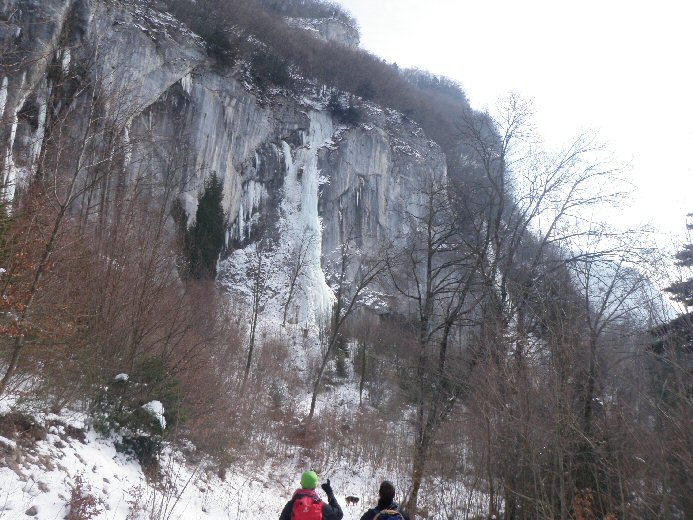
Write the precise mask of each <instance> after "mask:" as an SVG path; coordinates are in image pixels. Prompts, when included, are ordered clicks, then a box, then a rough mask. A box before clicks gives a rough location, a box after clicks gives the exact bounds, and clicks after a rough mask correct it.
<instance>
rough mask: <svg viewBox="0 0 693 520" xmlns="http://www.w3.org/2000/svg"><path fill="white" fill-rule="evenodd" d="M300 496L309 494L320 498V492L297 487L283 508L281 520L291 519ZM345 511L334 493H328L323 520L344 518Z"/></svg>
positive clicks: (323, 507)
mask: <svg viewBox="0 0 693 520" xmlns="http://www.w3.org/2000/svg"><path fill="white" fill-rule="evenodd" d="M300 496H309V497H314V498H317V499H320V497H319V496H318V494H317V493H316V492H315V490H314V489H297V490H296V491H295V492H294V496H293V497H291V500H289V501H288V502H287V503H286V505H285V506H284V509H282V514H281V515H280V516H279V520H291V512H292V510H293V508H294V501H295V500H296V498H298V497H300ZM343 516H344V513H343V512H342V508H341V507H339V504H338V503H337V499H336V498H335V497H334V493H330V494H329V495H327V502H323V503H322V520H342V517H343Z"/></svg>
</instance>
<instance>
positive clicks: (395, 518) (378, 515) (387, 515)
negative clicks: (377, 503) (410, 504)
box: [373, 508, 403, 520]
mask: <svg viewBox="0 0 693 520" xmlns="http://www.w3.org/2000/svg"><path fill="white" fill-rule="evenodd" d="M373 511H374V512H375V516H374V517H373V520H402V518H403V517H402V515H401V514H400V512H399V510H398V509H382V510H378V508H375V509H373Z"/></svg>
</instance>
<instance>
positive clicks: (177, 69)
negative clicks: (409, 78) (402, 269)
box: [0, 0, 445, 287]
mask: <svg viewBox="0 0 693 520" xmlns="http://www.w3.org/2000/svg"><path fill="white" fill-rule="evenodd" d="M147 5H148V4H147V3H146V2H140V1H124V0H123V1H118V0H99V1H97V0H0V13H1V14H0V16H1V19H2V20H3V21H2V22H1V23H2V25H0V31H1V33H0V35H1V41H2V46H3V49H5V50H6V51H5V52H4V53H3V54H4V57H3V67H2V69H0V88H1V90H0V121H1V123H2V124H1V125H0V167H1V168H2V175H3V182H4V184H5V186H6V188H7V193H8V196H9V197H11V196H12V194H13V191H14V188H15V187H21V185H22V184H23V183H25V182H26V180H27V179H28V178H29V176H31V175H32V174H34V173H35V171H36V168H37V163H38V161H39V158H40V157H41V153H42V148H43V146H44V143H43V141H44V137H45V133H46V131H47V128H50V125H51V124H53V123H54V122H55V120H56V118H57V115H56V113H55V112H56V110H57V109H56V107H58V106H61V107H64V105H65V103H71V104H72V106H73V107H74V110H73V112H74V113H75V114H79V113H80V111H81V112H84V111H85V110H87V109H88V105H89V102H90V101H89V99H88V98H87V99H85V96H84V94H79V92H78V93H77V94H75V88H76V87H74V85H73V84H74V83H75V82H74V81H72V80H70V79H66V78H73V77H79V78H80V82H82V83H84V82H89V83H90V84H91V85H97V87H98V89H97V90H98V92H99V95H100V96H101V98H102V99H101V104H100V106H101V107H104V108H103V110H104V117H105V118H108V119H110V120H111V122H112V123H113V128H114V129H115V134H116V136H117V139H119V140H120V143H121V144H122V146H123V147H124V148H125V149H126V150H127V153H126V154H125V156H126V157H125V159H124V161H123V164H122V168H124V170H125V171H126V172H127V175H129V176H130V177H134V176H136V175H143V174H146V175H148V176H151V177H152V178H155V179H160V180H163V179H164V178H170V177H171V176H173V177H174V180H175V182H176V183H177V186H178V188H177V189H178V191H179V199H180V200H181V201H182V202H183V205H184V208H185V209H186V212H187V214H188V215H189V216H190V218H194V215H195V209H196V205H197V197H198V194H199V192H200V189H201V188H202V187H203V186H204V182H205V179H206V178H208V177H209V176H210V175H211V174H212V172H216V174H217V175H219V176H220V177H221V178H222V179H223V182H224V211H225V213H226V216H227V222H228V231H227V246H228V251H227V253H229V252H232V251H233V250H235V249H238V248H242V247H245V246H246V245H247V244H250V243H252V242H253V241H255V240H256V239H257V238H259V236H260V235H261V234H263V233H265V234H268V236H272V237H273V239H274V240H275V241H276V240H278V239H279V240H280V239H281V238H280V237H281V235H282V233H285V232H286V230H285V229H282V228H281V226H282V225H287V224H286V222H287V215H289V214H291V215H294V217H295V218H294V217H291V218H294V220H296V223H295V224H296V225H301V226H304V227H305V226H307V227H306V228H305V229H309V230H311V232H315V233H318V234H319V235H320V237H319V247H318V249H317V254H318V255H319V259H321V260H322V261H323V262H324V261H325V257H326V256H329V255H330V254H332V252H333V251H335V250H336V249H337V247H338V246H339V244H340V243H341V242H342V241H343V240H345V239H346V238H349V235H351V236H355V237H358V240H359V242H360V243H361V245H362V246H363V248H364V249H366V250H367V249H374V248H375V247H376V246H377V245H378V244H380V243H381V242H382V241H383V239H384V238H390V237H395V236H396V235H397V232H398V230H399V228H400V226H401V215H402V212H403V211H404V209H405V208H407V207H410V206H411V205H412V204H414V203H415V200H416V197H417V193H418V191H419V190H420V188H421V186H422V182H424V179H425V178H427V177H429V176H430V175H435V176H444V175H445V160H444V155H443V153H442V152H441V150H440V149H439V147H438V146H437V145H436V144H434V143H432V142H431V141H429V140H428V139H426V138H425V136H424V135H423V133H422V131H421V130H420V129H419V128H418V127H416V126H415V125H413V124H412V123H410V122H407V121H406V119H403V118H402V117H401V116H400V115H398V114H396V113H393V112H389V111H386V110H381V109H379V108H378V107H376V106H372V105H370V106H367V107H366V110H365V113H364V118H363V120H362V122H361V124H359V125H358V126H351V127H349V126H345V125H340V124H339V123H338V122H337V121H334V120H333V118H332V116H331V115H330V113H329V112H327V111H326V110H325V109H324V107H325V105H326V101H327V99H326V97H327V94H326V93H325V92H322V91H321V89H319V88H317V89H316V91H315V92H305V93H301V94H300V95H298V94H289V93H285V92H281V91H278V90H277V91H271V90H267V89H265V90H261V89H259V88H258V87H257V86H256V85H254V84H253V83H252V81H251V80H250V79H249V78H248V77H246V76H244V74H243V73H242V70H241V68H239V67H236V68H234V69H231V68H227V67H225V66H223V65H220V64H219V63H216V62H214V61H213V60H211V59H210V58H209V57H208V56H207V54H206V51H205V47H204V43H203V42H202V41H201V40H200V39H199V38H198V37H197V36H196V35H194V34H192V33H191V32H190V31H188V30H187V29H186V28H185V27H183V26H181V25H180V24H179V23H178V22H177V21H176V20H175V19H174V18H173V17H171V16H170V15H167V14H162V13H161V12H158V11H155V10H153V9H151V8H149V7H147ZM7 50H11V52H7ZM70 89H72V90H70ZM70 93H71V94H74V95H76V96H82V97H81V98H80V97H78V98H77V99H73V100H71V101H60V99H64V98H67V94H70ZM92 102H93V100H92ZM84 120H85V118H84V116H80V115H75V116H74V117H73V119H72V121H73V122H72V124H73V125H75V126H77V127H78V126H79V125H80V124H82V125H84ZM44 152H45V150H44ZM313 170H314V171H313ZM143 172H144V173H143ZM104 189H108V188H104ZM292 191H293V192H294V193H293V194H291V193H290V192H292ZM296 191H298V192H300V193H301V195H297V194H296V193H295V192H296ZM290 197H294V199H292V200H289V198H290ZM292 201H293V202H292ZM287 204H288V205H287ZM291 204H293V206H291ZM307 206H314V207H312V208H308V207H307ZM291 208H293V209H291ZM292 212H293V213H292ZM296 212H298V213H296ZM312 212H315V214H314V215H313V213H312ZM298 214H300V215H301V216H300V218H299V217H296V216H295V215H298ZM282 222H283V223H284V224H282ZM298 232H299V233H300V232H301V230H300V229H299V231H298ZM314 283H315V284H316V287H317V286H318V285H321V284H324V279H323V280H314Z"/></svg>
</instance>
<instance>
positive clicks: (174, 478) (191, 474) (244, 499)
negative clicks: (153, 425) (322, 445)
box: [0, 410, 393, 520]
mask: <svg viewBox="0 0 693 520" xmlns="http://www.w3.org/2000/svg"><path fill="white" fill-rule="evenodd" d="M5 411H6V410H5ZM36 419H37V421H38V422H39V423H41V422H42V423H43V424H52V425H51V426H49V427H48V433H47V434H46V436H45V439H43V440H38V441H36V442H35V444H34V443H33V442H32V443H30V445H29V444H27V442H26V440H23V441H22V440H19V442H17V441H14V440H12V439H4V438H3V439H1V440H2V441H3V442H2V443H0V457H2V456H4V457H5V464H0V519H2V520H19V519H26V518H28V517H30V516H33V517H34V518H39V519H45V520H49V519H62V518H65V516H66V515H67V513H68V512H69V507H70V506H69V503H70V501H71V500H73V501H74V498H75V497H76V498H77V499H81V500H82V501H87V500H91V499H90V498H89V497H92V498H93V511H94V512H95V514H94V516H90V517H89V518H94V519H99V520H107V519H109V520H145V519H147V520H149V519H154V518H156V519H172V520H174V519H200V518H204V519H210V520H216V519H219V520H221V519H224V520H241V519H255V518H266V517H278V516H279V513H280V511H281V509H282V507H283V506H284V504H285V502H286V500H288V499H289V498H290V496H291V494H292V493H293V490H294V487H295V486H297V484H298V476H299V475H300V473H301V472H302V471H303V470H305V469H307V468H310V467H313V468H316V469H319V470H320V471H319V473H320V477H321V479H322V480H324V479H326V478H330V479H331V481H332V485H333V487H334V489H335V493H336V495H337V499H338V501H339V502H340V504H341V505H342V506H344V505H345V502H344V497H345V496H346V495H355V496H359V497H361V498H362V500H364V501H366V502H370V501H372V500H373V496H374V494H375V489H376V488H377V485H378V483H379V482H380V480H381V479H383V478H393V476H392V475H385V474H378V473H377V472H375V471H373V470H372V469H370V468H367V467H365V466H364V467H355V466H353V465H349V464H347V463H342V464H340V463H336V464H335V463H333V464H330V465H329V467H323V468H320V467H319V465H320V464H321V463H320V461H311V460H307V459H305V458H304V457H305V454H303V456H300V455H299V454H298V453H296V454H295V455H294V456H293V457H292V458H290V459H288V460H286V461H285V462H284V463H283V464H281V465H280V464H278V463H277V461H264V462H261V463H255V464H251V463H249V464H247V466H248V468H246V469H236V470H233V469H229V470H228V471H227V472H226V474H225V476H224V478H223V479H222V478H220V476H219V475H218V474H217V472H216V471H215V470H214V469H213V467H212V466H211V465H209V464H206V463H204V462H203V463H197V464H191V463H186V459H185V457H184V456H183V455H182V454H181V453H180V452H177V451H172V450H171V449H165V450H164V452H163V454H162V456H161V460H160V463H161V472H162V474H163V475H164V476H165V478H164V480H163V482H160V483H158V484H152V483H151V482H148V481H147V479H146V477H145V474H144V472H143V470H142V468H141V467H140V465H139V463H138V462H137V461H136V460H134V459H133V458H132V457H129V456H127V455H124V454H122V453H118V452H117V451H116V448H115V442H114V439H110V438H104V437H101V436H99V435H97V434H96V433H95V432H94V431H91V430H83V429H82V428H83V427H84V420H85V419H86V417H81V416H77V418H76V420H75V416H74V415H72V416H66V415H64V416H61V417H58V416H55V415H52V416H43V417H37V418H36ZM80 437H82V438H80ZM18 444H20V445H21V446H23V447H17V445H18ZM0 460H2V459H1V458H0ZM344 511H345V515H344V518H345V519H346V520H355V519H358V518H360V516H361V514H362V513H363V511H364V510H363V509H362V508H361V507H359V508H356V507H344Z"/></svg>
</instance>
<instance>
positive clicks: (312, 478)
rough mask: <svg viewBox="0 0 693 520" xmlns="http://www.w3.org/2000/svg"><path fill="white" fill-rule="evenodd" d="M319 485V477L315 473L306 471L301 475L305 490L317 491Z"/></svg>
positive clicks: (302, 485)
mask: <svg viewBox="0 0 693 520" xmlns="http://www.w3.org/2000/svg"><path fill="white" fill-rule="evenodd" d="M317 485H318V475H317V474H316V473H315V471H306V472H304V473H303V475H301V487H302V488H303V489H315V488H316V487H317Z"/></svg>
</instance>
